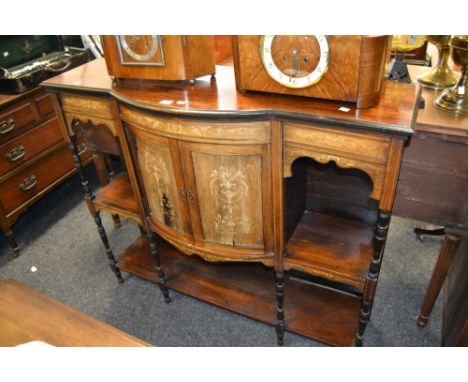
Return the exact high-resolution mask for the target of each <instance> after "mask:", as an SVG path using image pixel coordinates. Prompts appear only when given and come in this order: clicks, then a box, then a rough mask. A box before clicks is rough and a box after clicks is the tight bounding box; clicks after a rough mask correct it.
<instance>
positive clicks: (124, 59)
mask: <svg viewBox="0 0 468 382" xmlns="http://www.w3.org/2000/svg"><path fill="white" fill-rule="evenodd" d="M115 38H116V42H117V47H118V49H119V56H120V63H121V64H124V65H150V66H164V55H163V49H162V40H161V36H158V35H119V36H116V37H115Z"/></svg>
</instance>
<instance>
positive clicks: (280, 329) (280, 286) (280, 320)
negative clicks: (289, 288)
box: [275, 272, 286, 346]
mask: <svg viewBox="0 0 468 382" xmlns="http://www.w3.org/2000/svg"><path fill="white" fill-rule="evenodd" d="M275 281H276V325H275V330H276V337H277V342H278V345H280V346H283V344H284V330H285V328H286V321H285V320H284V308H283V302H284V289H285V287H284V273H283V272H276V273H275Z"/></svg>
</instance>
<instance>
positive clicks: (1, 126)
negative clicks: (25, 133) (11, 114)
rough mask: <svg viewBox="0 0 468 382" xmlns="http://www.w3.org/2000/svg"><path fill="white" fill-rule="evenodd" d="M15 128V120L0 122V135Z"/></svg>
mask: <svg viewBox="0 0 468 382" xmlns="http://www.w3.org/2000/svg"><path fill="white" fill-rule="evenodd" d="M14 128H15V120H14V119H13V118H10V119H9V120H8V121H2V122H0V134H6V133H9V132H10V131H11V130H13V129H14Z"/></svg>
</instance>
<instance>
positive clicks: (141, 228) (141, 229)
mask: <svg viewBox="0 0 468 382" xmlns="http://www.w3.org/2000/svg"><path fill="white" fill-rule="evenodd" d="M138 229H139V230H140V234H141V236H146V231H145V229H144V228H143V227H142V226H141V225H140V224H138Z"/></svg>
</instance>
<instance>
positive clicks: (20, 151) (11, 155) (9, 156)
mask: <svg viewBox="0 0 468 382" xmlns="http://www.w3.org/2000/svg"><path fill="white" fill-rule="evenodd" d="M24 154H26V149H25V148H24V146H18V147H15V148H14V149H12V150H10V151H8V152H7V153H6V154H5V159H6V160H7V161H9V162H14V161H17V160H18V159H20V158H22V157H24Z"/></svg>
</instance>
